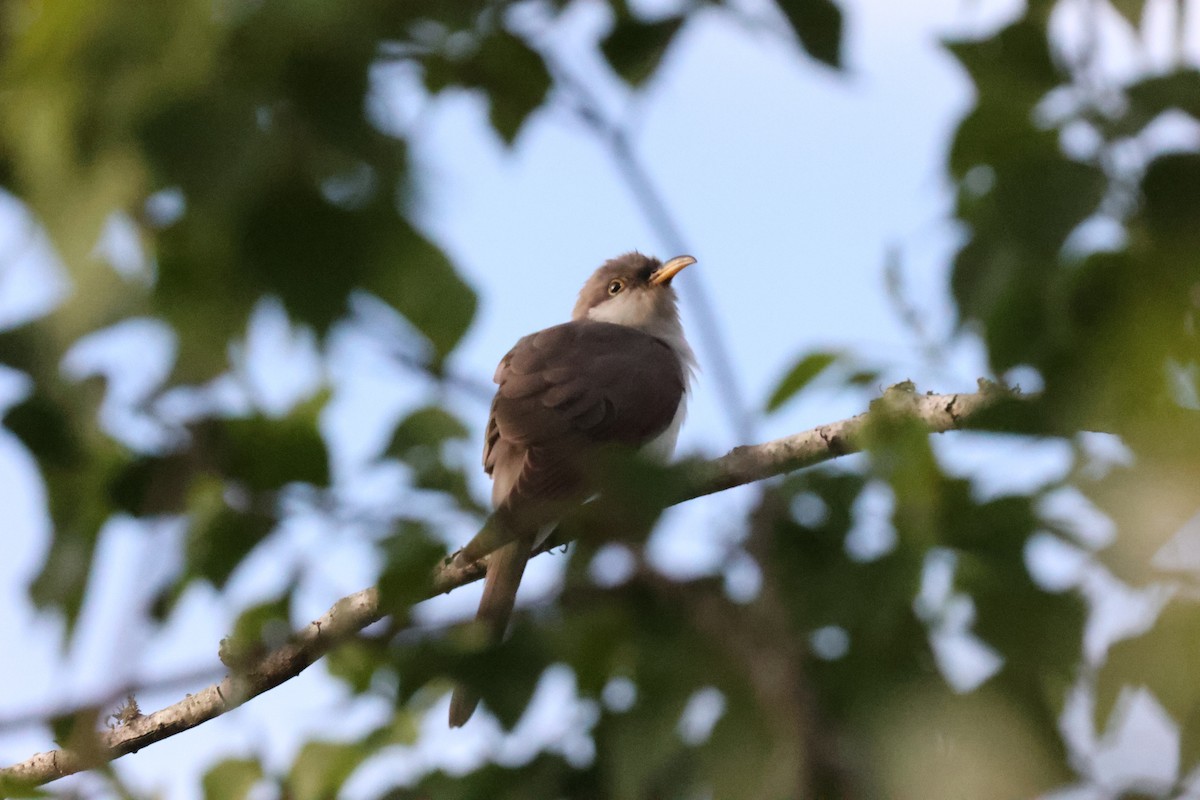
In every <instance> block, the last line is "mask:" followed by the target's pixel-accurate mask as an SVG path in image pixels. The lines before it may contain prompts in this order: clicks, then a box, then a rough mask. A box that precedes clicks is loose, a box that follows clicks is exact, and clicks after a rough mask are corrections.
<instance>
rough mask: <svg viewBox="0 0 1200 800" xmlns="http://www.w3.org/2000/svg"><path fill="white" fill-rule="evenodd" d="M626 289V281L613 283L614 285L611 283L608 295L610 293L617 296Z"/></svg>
mask: <svg viewBox="0 0 1200 800" xmlns="http://www.w3.org/2000/svg"><path fill="white" fill-rule="evenodd" d="M624 288H625V282H624V281H613V282H612V283H610V284H609V285H608V293H609V294H616V293H617V292H619V291H621V290H622V289H624Z"/></svg>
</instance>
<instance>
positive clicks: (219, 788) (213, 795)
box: [203, 758, 263, 800]
mask: <svg viewBox="0 0 1200 800" xmlns="http://www.w3.org/2000/svg"><path fill="white" fill-rule="evenodd" d="M262 779H263V768H262V764H261V763H259V761H258V760H257V759H249V758H227V759H225V760H224V761H221V762H220V763H218V764H216V765H215V766H213V767H212V768H211V769H209V770H208V772H206V773H204V781H203V787H204V800H245V799H246V798H247V797H248V796H249V795H250V790H251V789H253V788H254V786H255V785H256V784H257V783H258V782H259V781H261V780H262Z"/></svg>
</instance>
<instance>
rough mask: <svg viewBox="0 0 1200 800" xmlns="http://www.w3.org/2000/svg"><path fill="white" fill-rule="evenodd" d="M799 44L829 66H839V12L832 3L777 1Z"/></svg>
mask: <svg viewBox="0 0 1200 800" xmlns="http://www.w3.org/2000/svg"><path fill="white" fill-rule="evenodd" d="M779 7H780V9H782V10H783V13H784V15H785V16H786V17H787V19H788V22H790V23H791V25H792V30H794V31H795V32H796V36H797V37H798V38H799V39H800V45H801V46H802V47H803V48H804V50H805V52H807V53H808V54H809V55H810V56H812V57H813V58H815V59H817V60H818V61H820V62H822V63H824V64H828V65H829V66H831V67H833V68H835V69H840V68H841V66H842V10H841V9H840V8H838V6H837V4H836V3H834V2H833V0H779Z"/></svg>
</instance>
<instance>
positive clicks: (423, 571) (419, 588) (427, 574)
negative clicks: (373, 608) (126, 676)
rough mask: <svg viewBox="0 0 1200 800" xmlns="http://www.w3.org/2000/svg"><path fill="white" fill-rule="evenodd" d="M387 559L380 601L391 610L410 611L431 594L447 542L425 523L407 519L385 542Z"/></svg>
mask: <svg viewBox="0 0 1200 800" xmlns="http://www.w3.org/2000/svg"><path fill="white" fill-rule="evenodd" d="M383 552H384V557H385V559H386V560H385V562H384V566H383V572H382V573H381V574H380V576H379V581H378V586H379V605H380V607H381V608H383V609H386V611H387V613H389V614H401V613H407V611H408V609H409V607H410V606H412V605H413V604H414V603H417V602H420V601H421V600H424V599H426V598H427V597H428V596H429V590H430V589H431V588H432V579H433V567H434V566H435V565H436V564H437V563H438V561H439V560H440V559H441V558H443V557H444V556H445V555H446V548H445V546H444V545H442V544H440V543H439V542H438V541H436V540H435V539H434V538H433V537H432V536H430V534H429V531H428V530H426V528H425V526H424V525H421V524H419V523H416V522H407V521H406V522H404V523H402V524H401V525H400V527H399V530H397V531H396V532H395V533H394V534H392V535H391V536H389V537H388V538H387V539H386V540H385V541H384V543H383Z"/></svg>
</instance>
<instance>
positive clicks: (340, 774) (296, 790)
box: [286, 742, 371, 800]
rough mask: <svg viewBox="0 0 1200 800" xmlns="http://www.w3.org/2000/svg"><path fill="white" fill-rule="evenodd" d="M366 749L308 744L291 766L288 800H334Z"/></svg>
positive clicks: (363, 747)
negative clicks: (289, 799)
mask: <svg viewBox="0 0 1200 800" xmlns="http://www.w3.org/2000/svg"><path fill="white" fill-rule="evenodd" d="M370 754H371V753H370V749H369V748H367V747H365V746H363V745H361V744H356V743H345V744H343V743H340V742H309V743H308V744H306V745H304V747H303V748H302V749H301V750H300V752H299V753H298V754H297V755H296V760H295V761H294V762H293V763H292V770H291V772H290V773H289V775H288V777H287V780H286V786H287V796H288V797H289V798H291V800H334V799H335V798H336V797H337V796H338V793H339V792H340V790H341V788H342V784H343V783H345V782H346V779H347V778H349V777H350V775H351V774H352V773H353V772H354V770H356V769H358V765H359V764H361V763H362V762H363V761H364V760H365V759H366V758H367V756H369V755H370Z"/></svg>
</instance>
